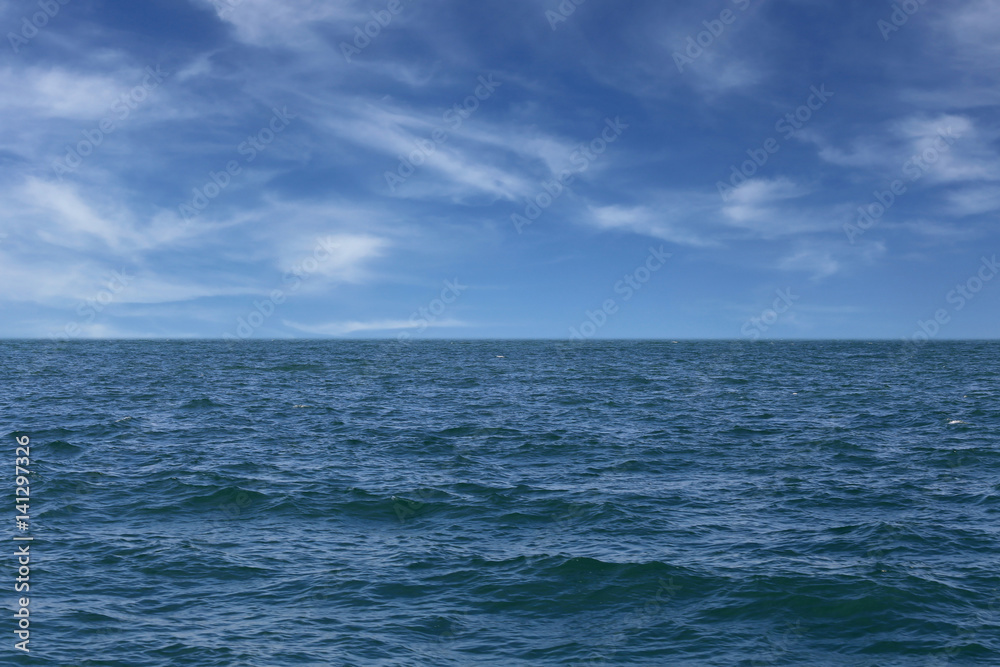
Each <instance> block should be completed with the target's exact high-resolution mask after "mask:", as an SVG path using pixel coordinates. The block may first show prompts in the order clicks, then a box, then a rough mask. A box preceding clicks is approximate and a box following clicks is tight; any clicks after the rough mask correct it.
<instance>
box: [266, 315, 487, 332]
mask: <svg viewBox="0 0 1000 667" xmlns="http://www.w3.org/2000/svg"><path fill="white" fill-rule="evenodd" d="M283 324H284V325H285V326H287V327H291V328H292V329H296V330H297V331H303V332H305V333H310V334H318V335H323V336H344V335H347V334H352V333H358V332H362V331H399V330H404V329H421V328H424V327H430V328H441V327H464V326H468V324H467V323H465V322H462V321H460V320H452V319H445V320H435V321H427V320H420V321H411V320H371V321H367V322H359V321H354V320H352V321H346V322H327V323H325V324H299V323H297V322H289V321H287V320H286V321H284V322H283Z"/></svg>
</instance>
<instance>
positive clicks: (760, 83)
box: [0, 0, 1000, 339]
mask: <svg viewBox="0 0 1000 667" xmlns="http://www.w3.org/2000/svg"><path fill="white" fill-rule="evenodd" d="M577 2H579V4H576V3H577ZM0 26H2V27H3V30H4V33H5V39H4V43H3V44H2V45H0V46H2V48H0V53H2V55H0V86H2V91H3V94H2V97H0V114H2V116H3V120H4V128H5V131H4V132H3V133H2V135H0V142H2V146H0V191H2V200H3V202H4V207H3V212H2V214H0V313H2V315H0V336H2V337H42V338H49V337H58V338H63V339H66V338H70V339H75V338H95V337H97V338H101V337H212V338H216V337H237V338H290V337H393V338H396V337H404V338H410V339H418V338H427V337H448V338H482V337H498V338H507V337H510V338H522V337H529V338H534V337H537V338H563V339H565V338H570V337H579V338H590V337H605V338H609V337H610V338H615V337H622V338H633V337H638V338H672V339H677V338H746V339H756V338H894V339H899V338H913V337H914V336H924V335H926V336H927V337H928V338H992V337H995V336H996V334H997V331H998V330H1000V327H998V325H1000V280H994V277H995V276H996V273H997V271H998V269H997V268H996V266H995V256H996V253H997V252H998V251H1000V243H998V241H1000V227H998V224H997V213H998V211H1000V141H998V137H1000V120H998V115H997V108H998V105H1000V65H998V63H1000V3H997V2H995V1H991V0H952V1H949V2H935V1H933V0H927V1H926V2H922V3H921V2H919V0H908V2H904V3H902V5H900V4H893V3H889V2H882V1H879V0H876V1H875V2H871V1H865V2H861V1H860V0H847V1H843V0H838V1H833V0H829V1H824V0H719V1H716V2H703V1H700V2H685V1H681V2H671V3H662V2H646V1H641V0H637V1H634V2H628V3H610V2H601V1H600V0H585V1H583V2H580V1H579V0H575V1H574V0H565V1H563V2H561V3H560V2H559V1H558V0H502V1H500V0H482V1H480V2H476V3H468V2H456V1H445V0H372V1H365V2H361V1H352V0H339V1H337V0H328V1H320V0H282V1H279V0H148V1H144V2H125V1H121V0H103V1H98V0H41V2H39V0H33V1H31V2H24V1H14V2H5V3H3V4H2V5H0ZM859 209H860V211H859ZM862 213H866V214H865V215H863V214H862ZM922 332H923V333H922Z"/></svg>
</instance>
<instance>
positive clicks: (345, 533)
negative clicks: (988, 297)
mask: <svg viewBox="0 0 1000 667" xmlns="http://www.w3.org/2000/svg"><path fill="white" fill-rule="evenodd" d="M498 355H502V357H501V356H498ZM998 362H1000V344H998V343H980V342H962V343H949V342H940V343H932V344H928V345H925V346H924V347H922V348H919V349H914V350H909V351H906V350H904V348H903V345H902V344H900V343H890V342H883V343H865V342H849V343H847V342H845V343H822V342H797V343H791V342H783V343H773V344H772V343H753V344H751V343H735V342H679V343H671V342H591V343H585V344H579V345H571V344H568V343H559V342H419V343H413V344H409V345H402V344H399V343H396V342H251V343H244V344H236V345H228V344H226V343H219V342H87V343H84V342H78V343H65V344H55V343H50V342H0V381H2V384H0V420H2V421H0V430H2V431H0V432H2V433H3V435H4V441H5V443H6V445H5V447H4V448H3V450H2V451H3V452H4V454H3V456H4V457H6V460H5V464H4V465H2V466H0V469H4V470H8V471H9V472H8V473H7V474H8V475H9V481H5V482H3V483H4V485H5V486H6V488H8V489H9V490H10V489H13V486H14V475H13V465H14V460H13V458H14V447H15V442H14V438H15V436H28V437H30V438H31V441H32V443H31V444H32V447H31V454H32V457H31V458H32V466H31V467H32V485H31V488H32V507H33V511H32V517H31V522H32V523H31V534H32V535H33V536H34V537H35V541H34V542H33V543H32V554H33V558H32V573H31V581H32V583H31V614H32V616H31V618H32V625H31V632H32V634H31V644H30V646H31V649H32V651H31V654H30V656H24V655H21V654H20V653H19V652H17V651H15V650H14V649H13V643H14V641H15V638H14V635H13V632H12V631H13V629H14V627H15V620H14V619H12V618H11V617H10V615H8V620H7V621H5V622H4V624H3V625H4V628H5V629H4V632H3V634H2V636H5V637H6V638H7V639H5V640H4V641H5V642H7V644H8V645H5V646H3V647H2V648H0V655H2V656H5V657H2V658H0V662H2V663H3V664H12V665H13V664H39V665H42V664H45V665H122V666H124V665H128V666H137V665H141V666H144V665H164V666H166V665H219V666H230V665H254V666H256V665H269V666H270V665H442V666H448V665H871V666H875V665H878V666H884V665H997V664H1000V574H998V570H1000V539H998V538H1000V437H998V432H1000V401H998V399H1000V389H998V380H1000V374H998ZM7 464H9V465H7ZM13 514H14V512H13V506H11V509H10V510H9V511H8V515H9V519H8V522H9V525H8V528H7V529H6V531H5V534H6V535H7V536H8V537H7V538H5V539H7V540H8V545H13V544H14V543H13V542H11V541H10V538H11V536H13V535H15V534H17V531H16V530H15V528H14V519H13ZM13 551H14V549H13V546H8V548H7V549H5V550H4V551H3V553H13ZM15 567H16V565H15V564H14V563H13V558H11V557H10V556H7V557H5V558H3V559H0V580H2V581H3V584H2V586H0V588H2V589H3V590H4V591H6V592H5V593H4V595H3V598H4V599H3V604H4V605H6V608H7V609H9V610H10V611H11V612H12V611H13V610H14V609H15V608H16V606H15V605H16V599H17V597H18V595H17V594H15V593H14V592H13V581H14V576H15V572H14V570H15Z"/></svg>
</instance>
